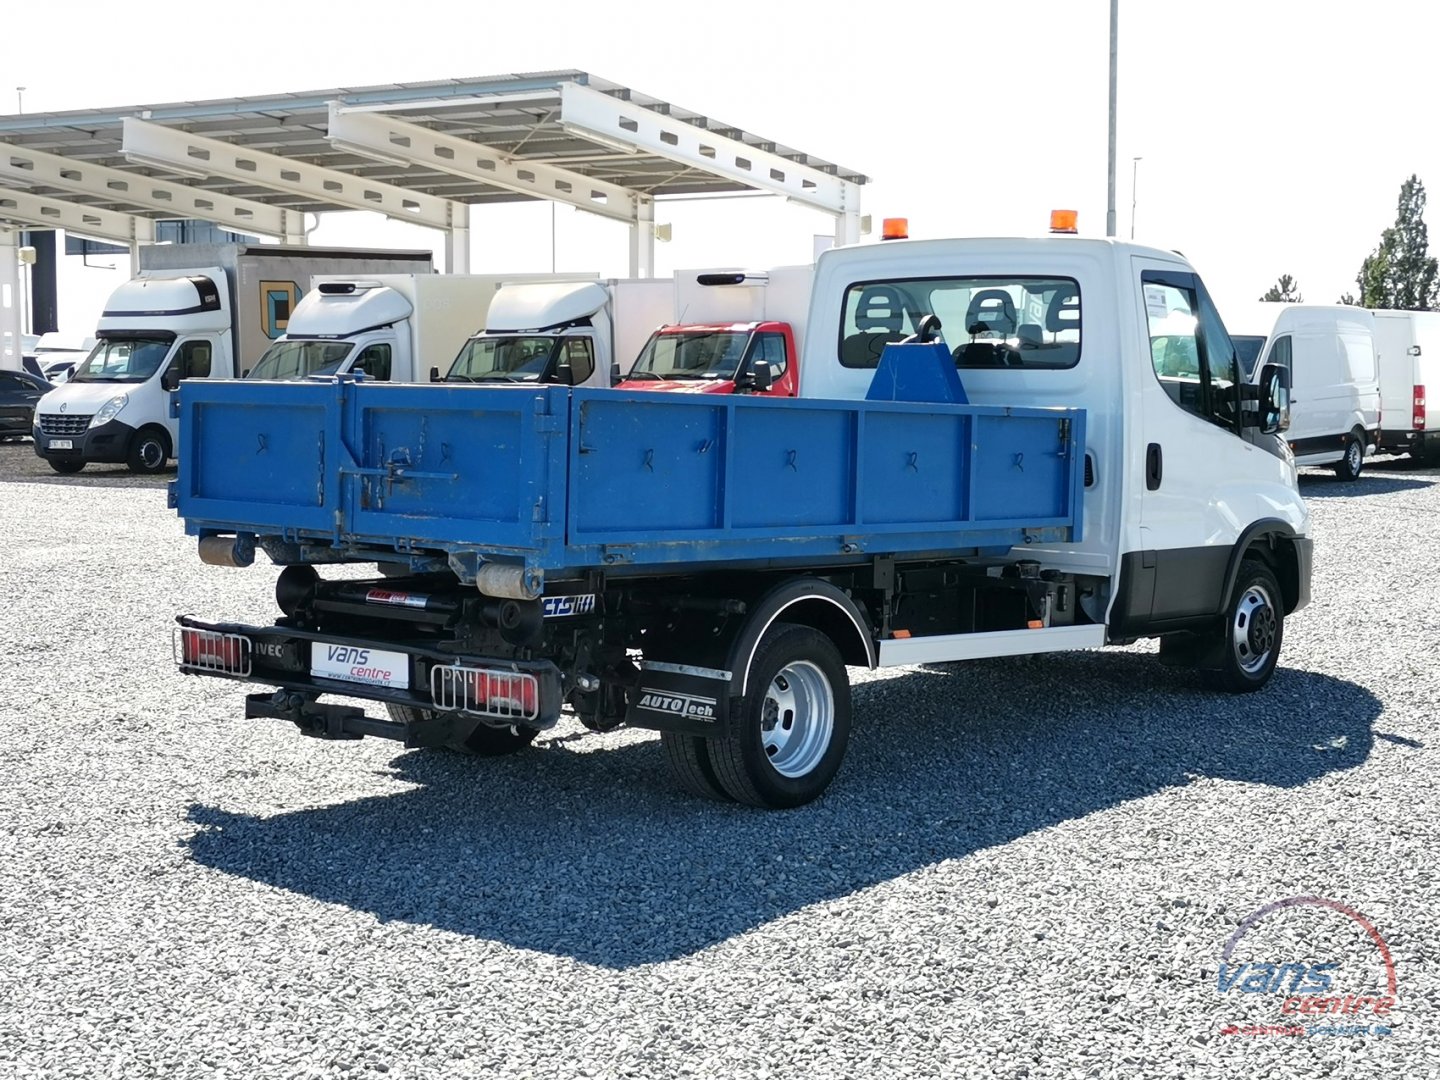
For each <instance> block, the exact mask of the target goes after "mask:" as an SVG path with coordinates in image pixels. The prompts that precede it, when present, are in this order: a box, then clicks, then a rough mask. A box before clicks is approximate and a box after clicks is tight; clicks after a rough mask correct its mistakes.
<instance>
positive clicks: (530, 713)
mask: <svg viewBox="0 0 1440 1080" xmlns="http://www.w3.org/2000/svg"><path fill="white" fill-rule="evenodd" d="M430 699H431V701H432V702H433V703H434V705H435V708H437V709H441V710H443V711H445V712H465V713H473V714H475V715H478V716H493V717H496V718H497V719H501V720H535V719H537V718H538V717H539V716H540V680H538V679H537V678H535V676H534V675H531V674H529V673H527V672H524V671H496V670H493V669H490V668H474V667H461V666H459V665H454V666H451V667H433V668H431V669H430Z"/></svg>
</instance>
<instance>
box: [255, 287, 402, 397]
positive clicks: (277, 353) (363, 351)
mask: <svg viewBox="0 0 1440 1080" xmlns="http://www.w3.org/2000/svg"><path fill="white" fill-rule="evenodd" d="M413 315H414V307H413V305H412V304H411V303H410V301H409V300H408V299H407V298H406V297H405V296H404V295H402V294H401V293H400V292H398V291H396V290H395V289H392V288H390V287H388V286H385V285H382V284H381V283H380V282H378V281H323V282H321V283H320V284H319V285H317V286H316V287H315V288H314V289H312V290H311V291H310V292H308V293H306V294H305V296H304V297H303V298H302V299H301V301H300V303H298V304H296V305H295V310H294V311H293V312H292V313H291V315H290V321H289V324H288V325H287V327H286V330H285V336H284V337H282V338H281V339H280V340H279V341H277V342H275V343H274V344H273V345H271V346H270V347H269V348H268V349H266V350H265V353H264V355H262V356H261V357H260V359H259V361H258V362H257V363H256V364H255V366H254V367H253V368H251V369H250V370H249V371H248V372H246V373H245V378H247V379H274V380H282V381H285V380H292V379H303V378H305V377H307V376H309V375H334V374H337V373H351V372H363V373H364V374H365V375H367V376H369V377H370V378H372V379H377V380H379V381H381V382H411V381H413V379H414V377H415V375H414V367H415V363H414V357H413V356H412V355H411V347H410V343H411V334H410V333H409V322H410V320H411V318H412V317H413Z"/></svg>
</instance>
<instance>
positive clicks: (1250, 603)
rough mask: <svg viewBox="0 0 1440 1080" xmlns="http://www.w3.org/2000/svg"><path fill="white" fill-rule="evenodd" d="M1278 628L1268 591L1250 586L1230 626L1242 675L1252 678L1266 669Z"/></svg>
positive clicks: (1273, 648) (1260, 586)
mask: <svg viewBox="0 0 1440 1080" xmlns="http://www.w3.org/2000/svg"><path fill="white" fill-rule="evenodd" d="M1277 626H1278V624H1277V622H1276V619H1275V605H1274V602H1273V601H1272V600H1271V598H1270V593H1269V591H1268V590H1267V589H1266V588H1265V587H1264V586H1263V585H1259V584H1255V585H1251V586H1250V587H1249V588H1248V589H1246V590H1245V594H1244V595H1243V596H1241V597H1240V602H1239V603H1238V604H1236V605H1235V615H1234V618H1233V619H1232V620H1231V622H1230V641H1231V647H1232V648H1233V649H1234V652H1235V662H1236V663H1237V664H1239V665H1240V670H1241V671H1243V672H1245V673H1246V674H1247V675H1254V674H1255V673H1256V672H1258V671H1260V670H1261V669H1262V668H1263V667H1264V666H1265V664H1266V662H1267V661H1269V659H1270V654H1271V653H1272V652H1273V651H1274V650H1275V633H1276V629H1277Z"/></svg>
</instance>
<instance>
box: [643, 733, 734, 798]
mask: <svg viewBox="0 0 1440 1080" xmlns="http://www.w3.org/2000/svg"><path fill="white" fill-rule="evenodd" d="M709 742H710V740H709V739H702V738H701V737H700V736H699V735H682V734H680V733H678V732H674V731H662V732H661V733H660V747H661V749H662V750H664V751H665V763H666V764H667V765H669V766H670V775H671V776H673V777H674V778H675V782H676V783H678V784H679V785H680V786H681V787H682V788H684V789H685V790H686V791H688V792H689V793H690V794H691V795H696V796H698V797H700V798H702V799H714V800H715V801H716V802H733V801H734V800H733V799H732V798H731V797H730V793H729V792H728V791H726V790H725V788H724V786H723V785H722V784H721V783H720V778H719V777H718V776H716V775H715V766H714V765H712V764H711V763H710V747H709V746H708V745H707V744H708V743H709Z"/></svg>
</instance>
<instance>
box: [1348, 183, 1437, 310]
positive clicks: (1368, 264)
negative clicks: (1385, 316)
mask: <svg viewBox="0 0 1440 1080" xmlns="http://www.w3.org/2000/svg"><path fill="white" fill-rule="evenodd" d="M1437 274H1440V264H1437V262H1436V260H1435V259H1434V258H1432V257H1431V255H1430V236H1429V233H1428V232H1427V230H1426V228H1425V185H1424V184H1422V183H1421V182H1420V178H1419V177H1418V176H1415V175H1413V174H1412V175H1411V177H1410V179H1408V180H1406V181H1405V182H1404V183H1403V184H1401V185H1400V200H1399V204H1398V206H1397V208H1396V214H1395V224H1394V225H1393V226H1391V227H1390V228H1388V229H1386V230H1385V231H1384V232H1383V233H1381V234H1380V246H1379V247H1377V248H1376V249H1375V250H1374V251H1372V252H1371V253H1370V254H1369V255H1367V256H1366V257H1365V261H1364V262H1363V263H1362V264H1361V266H1360V273H1359V274H1358V275H1357V276H1356V278H1355V284H1357V285H1359V286H1360V304H1361V306H1363V307H1367V308H1393V309H1395V310H1398V311H1430V310H1432V309H1433V308H1434V307H1435V300H1436V294H1437V292H1440V280H1437Z"/></svg>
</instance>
